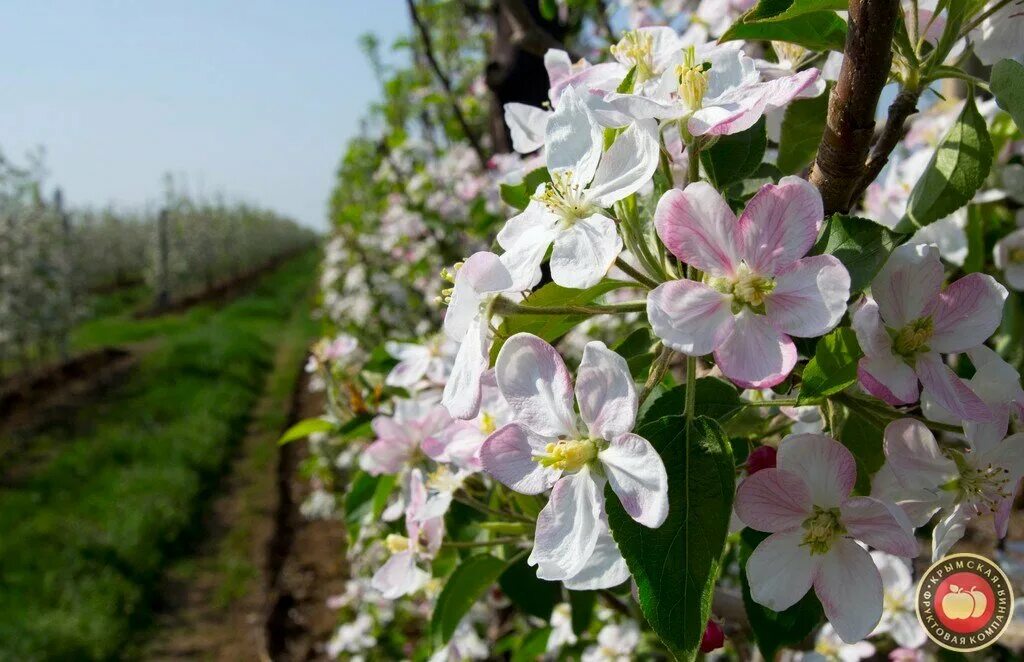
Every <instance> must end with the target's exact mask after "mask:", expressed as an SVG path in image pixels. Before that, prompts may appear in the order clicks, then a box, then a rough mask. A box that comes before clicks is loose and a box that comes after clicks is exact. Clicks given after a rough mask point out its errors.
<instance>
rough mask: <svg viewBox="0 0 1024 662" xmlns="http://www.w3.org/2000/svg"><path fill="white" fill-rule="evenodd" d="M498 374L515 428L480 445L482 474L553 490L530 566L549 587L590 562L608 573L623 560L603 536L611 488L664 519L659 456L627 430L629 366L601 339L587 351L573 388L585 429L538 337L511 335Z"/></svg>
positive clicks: (631, 408) (533, 489) (643, 517)
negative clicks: (606, 500)
mask: <svg viewBox="0 0 1024 662" xmlns="http://www.w3.org/2000/svg"><path fill="white" fill-rule="evenodd" d="M496 375H497V381H498V388H499V389H500V390H501V393H502V395H504V396H505V400H506V401H508V403H509V406H510V407H511V409H512V415H513V419H514V422H512V423H509V424H508V425H505V426H503V427H501V428H499V429H498V430H496V431H495V432H494V433H493V434H491V436H490V437H488V438H487V440H486V441H485V442H484V446H483V448H482V449H481V453H480V457H481V460H482V461H483V466H484V469H485V470H486V471H487V472H488V473H489V474H491V475H492V476H494V477H495V478H496V479H498V480H499V481H501V482H502V483H504V484H505V485H507V486H508V487H510V488H512V489H513V490H515V491H517V492H521V493H523V494H540V493H541V492H544V491H545V490H548V489H550V490H551V496H550V498H549V500H548V503H547V505H546V506H544V509H543V510H542V511H541V513H540V515H539V517H538V519H537V528H536V535H535V540H534V547H533V552H532V553H531V555H530V558H529V563H530V564H531V565H536V566H538V569H537V576H538V577H541V578H542V579H549V580H567V579H570V578H573V577H574V576H576V575H578V574H579V573H580V572H581V571H583V570H584V569H587V568H588V567H589V566H594V565H598V566H601V567H603V568H604V569H608V570H609V572H611V569H612V568H613V566H614V565H615V563H616V562H617V561H618V560H620V559H621V557H619V556H618V551H617V550H616V549H615V544H614V542H613V541H612V540H611V536H610V535H607V536H602V535H601V534H602V532H606V531H607V525H605V524H604V519H603V518H604V485H605V483H606V482H608V483H610V484H611V487H612V490H613V491H614V492H615V493H616V494H617V495H618V497H619V499H620V500H621V502H622V505H623V507H624V508H625V510H626V512H627V513H629V515H630V516H631V517H633V519H635V520H636V521H637V522H639V523H641V524H643V525H645V526H649V527H652V528H657V527H658V526H660V525H661V524H662V522H664V520H665V517H666V516H667V515H668V478H667V475H666V473H665V467H664V465H663V464H662V462H661V458H660V457H659V456H658V454H657V452H656V451H655V450H654V448H653V447H652V446H651V444H650V442H648V441H647V440H646V439H644V438H643V437H640V436H638V435H635V434H633V433H632V432H631V430H632V429H633V425H634V423H635V420H636V411H637V395H636V390H635V387H634V385H633V379H632V377H631V376H630V373H629V368H628V367H627V366H626V361H625V359H623V358H622V357H621V356H619V355H618V354H616V353H614V352H612V351H611V350H609V349H608V348H607V347H605V345H604V343H601V342H596V341H595V342H591V343H589V344H588V345H587V346H586V348H585V349H584V352H583V360H582V362H581V363H580V368H579V377H578V379H577V382H576V388H575V392H576V400H577V401H578V403H579V407H580V416H581V417H582V419H583V423H584V427H583V428H582V429H581V427H580V426H579V425H578V423H577V418H576V413H575V412H574V410H573V386H572V378H571V377H570V375H569V371H568V369H567V368H566V367H565V363H564V362H563V361H562V357H561V356H559V355H558V353H557V352H556V351H555V349H554V348H553V347H551V345H549V344H547V343H546V342H544V341H543V340H541V339H540V338H538V337H536V336H534V335H531V334H527V333H518V334H516V335H514V336H512V337H511V338H509V339H508V340H507V341H506V342H505V345H504V346H503V347H502V348H501V352H500V353H499V354H498V360H497V363H496ZM602 538H604V540H602ZM595 555H596V556H598V558H596V559H592V557H594V556H595ZM599 561H601V563H598V562H599ZM622 566H623V567H624V564H622ZM612 574H614V573H612ZM623 579H624V577H623ZM620 581H621V580H620Z"/></svg>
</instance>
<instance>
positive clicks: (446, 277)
mask: <svg viewBox="0 0 1024 662" xmlns="http://www.w3.org/2000/svg"><path fill="white" fill-rule="evenodd" d="M462 264H463V263H462V262H456V263H455V264H453V265H452V268H451V269H449V268H448V267H442V268H441V280H443V281H445V282H446V283H451V284H452V287H446V288H444V289H443V290H441V294H440V296H438V297H437V298H436V299H435V301H436V302H437V303H439V304H441V305H444V306H447V305H448V304H450V303H451V302H452V292H454V291H455V287H454V285H455V275H456V274H457V273H459V269H461V268H462Z"/></svg>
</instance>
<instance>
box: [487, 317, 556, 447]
mask: <svg viewBox="0 0 1024 662" xmlns="http://www.w3.org/2000/svg"><path fill="white" fill-rule="evenodd" d="M494 369H495V377H496V378H497V381H498V390H500V391H501V394H502V395H503V396H505V400H506V401H507V402H508V404H509V406H510V407H511V408H512V411H513V415H514V417H515V420H516V421H517V422H519V423H522V424H523V425H525V426H526V427H528V428H530V429H531V430H533V431H534V432H536V433H537V434H539V435H543V436H545V437H558V436H561V435H571V434H574V433H575V432H576V426H575V418H576V414H575V412H574V411H573V406H572V398H573V392H572V377H571V376H570V375H569V370H568V369H566V367H565V362H564V361H562V357H561V356H559V354H558V352H556V351H555V348H554V347H552V346H551V345H549V344H547V343H546V342H544V341H543V340H541V339H540V338H538V337H537V336H535V335H533V334H532V333H517V334H515V335H514V336H512V337H511V338H509V339H508V340H507V341H505V344H504V345H503V346H502V348H501V351H500V352H498V360H497V362H496V363H495V365H494Z"/></svg>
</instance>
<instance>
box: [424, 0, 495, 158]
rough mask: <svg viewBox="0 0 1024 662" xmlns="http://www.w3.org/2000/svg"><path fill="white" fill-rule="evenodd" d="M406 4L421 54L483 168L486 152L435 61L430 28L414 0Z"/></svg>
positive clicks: (442, 71)
mask: <svg viewBox="0 0 1024 662" xmlns="http://www.w3.org/2000/svg"><path fill="white" fill-rule="evenodd" d="M406 4H407V5H408V7H409V16H411V17H412V22H413V23H415V24H416V30H417V31H418V32H419V35H420V40H421V41H422V42H423V54H424V55H425V56H426V57H427V61H428V62H429V63H430V68H431V69H433V70H434V74H435V75H436V76H437V79H438V81H439V82H440V83H441V87H443V88H444V91H445V94H446V95H447V97H448V103H449V104H450V105H451V107H452V112H453V113H454V114H455V120H456V121H457V122H458V123H459V126H460V127H462V132H463V133H464V134H465V135H466V140H468V141H469V144H470V146H471V147H472V148H473V151H474V152H476V156H477V158H478V159H480V167H481V168H483V167H485V166H486V165H487V152H485V151H484V147H483V145H482V144H481V143H480V138H479V137H478V136H477V135H476V132H475V131H473V128H472V127H471V126H470V125H469V121H468V120H467V119H466V116H465V115H464V114H463V112H462V107H461V106H459V100H458V99H457V98H456V97H455V92H454V91H453V90H452V83H451V81H450V80H449V79H448V76H447V75H446V74H445V73H444V70H443V69H442V68H441V65H440V63H439V62H438V61H437V56H436V55H435V54H434V42H433V40H432V39H431V37H430V28H428V27H427V24H426V23H424V22H423V18H422V17H421V16H420V13H419V11H418V10H417V9H416V0H406Z"/></svg>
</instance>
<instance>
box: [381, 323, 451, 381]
mask: <svg viewBox="0 0 1024 662" xmlns="http://www.w3.org/2000/svg"><path fill="white" fill-rule="evenodd" d="M384 349H385V350H387V353H388V354H390V355H391V356H392V357H394V358H396V359H398V364H397V365H396V366H395V367H394V368H392V369H391V372H389V373H388V376H387V378H386V379H385V380H384V383H385V384H387V385H388V386H397V387H399V388H405V389H409V388H413V387H416V386H417V385H419V384H420V382H421V381H423V380H424V379H426V380H427V382H429V383H430V384H432V385H438V386H439V385H441V384H444V383H445V380H446V379H447V378H448V372H449V371H450V370H451V364H452V356H453V354H454V343H453V342H452V341H451V340H450V339H446V338H445V337H443V336H435V337H434V338H431V339H429V340H427V341H426V342H425V343H423V344H416V343H400V342H395V341H388V342H386V343H384Z"/></svg>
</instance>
